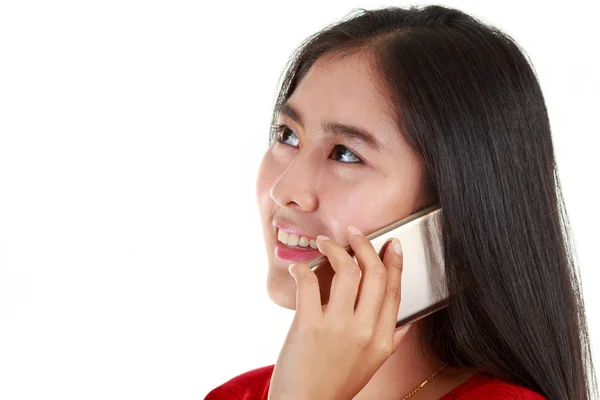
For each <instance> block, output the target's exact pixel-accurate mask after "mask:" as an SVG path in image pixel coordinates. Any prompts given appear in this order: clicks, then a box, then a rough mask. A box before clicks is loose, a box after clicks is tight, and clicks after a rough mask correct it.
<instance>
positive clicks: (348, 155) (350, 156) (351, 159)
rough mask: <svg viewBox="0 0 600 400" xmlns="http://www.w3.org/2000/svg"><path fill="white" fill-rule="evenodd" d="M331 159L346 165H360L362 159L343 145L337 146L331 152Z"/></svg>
mask: <svg viewBox="0 0 600 400" xmlns="http://www.w3.org/2000/svg"><path fill="white" fill-rule="evenodd" d="M331 157H332V158H333V159H334V160H338V161H341V162H345V163H360V162H361V159H360V158H359V157H358V156H357V155H356V154H354V153H353V152H352V151H351V150H350V149H348V148H347V147H345V146H342V145H341V144H336V145H335V147H334V148H333V151H332V152H331Z"/></svg>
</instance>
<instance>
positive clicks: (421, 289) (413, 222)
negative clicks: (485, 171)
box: [308, 205, 448, 329]
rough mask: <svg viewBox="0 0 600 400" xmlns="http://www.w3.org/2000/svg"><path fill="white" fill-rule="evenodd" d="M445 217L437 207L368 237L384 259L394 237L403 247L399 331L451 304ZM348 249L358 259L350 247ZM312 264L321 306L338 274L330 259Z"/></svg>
mask: <svg viewBox="0 0 600 400" xmlns="http://www.w3.org/2000/svg"><path fill="white" fill-rule="evenodd" d="M441 217H442V209H441V207H440V206H439V205H433V206H429V207H426V208H423V209H421V210H419V211H417V212H415V213H413V214H411V215H409V216H408V217H406V218H404V219H402V220H400V221H397V222H395V223H393V224H391V225H388V226H386V227H384V228H381V229H379V230H377V231H375V232H373V233H371V234H369V235H366V237H367V239H369V240H370V241H371V243H372V244H373V247H374V248H375V250H376V251H377V253H378V254H379V257H380V258H383V254H384V252H385V248H386V247H387V245H388V244H389V243H390V241H391V239H392V238H394V237H396V238H398V239H399V240H400V243H401V244H402V254H403V269H402V283H401V286H402V291H401V300H400V307H399V310H398V317H397V319H396V329H398V328H402V327H404V326H407V325H409V324H411V323H413V322H415V321H418V320H419V319H421V318H424V317H426V316H428V315H430V314H432V313H434V312H436V311H438V310H440V309H442V308H444V307H446V306H447V305H448V290H447V286H446V277H445V268H444V252H443V243H442V230H441ZM345 249H346V251H348V253H349V254H350V255H351V256H352V257H353V258H354V260H356V257H355V256H354V252H353V251H352V249H351V248H350V245H347V246H345ZM308 265H309V267H310V268H311V269H312V270H313V271H314V272H315V274H316V275H317V277H318V278H319V287H320V292H321V303H322V304H327V302H328V301H329V292H330V289H331V279H332V278H333V276H334V275H335V271H334V270H333V268H331V265H330V264H329V260H328V259H327V257H326V256H322V257H319V258H317V259H315V260H313V261H311V262H310V263H309V264H308Z"/></svg>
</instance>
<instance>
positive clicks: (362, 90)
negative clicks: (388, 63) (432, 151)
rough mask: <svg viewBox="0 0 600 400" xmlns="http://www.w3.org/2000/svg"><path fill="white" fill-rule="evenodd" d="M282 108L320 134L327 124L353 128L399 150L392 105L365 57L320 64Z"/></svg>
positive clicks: (323, 60)
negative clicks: (319, 131) (291, 111)
mask: <svg viewBox="0 0 600 400" xmlns="http://www.w3.org/2000/svg"><path fill="white" fill-rule="evenodd" d="M282 108H285V109H287V111H290V110H293V113H294V114H296V115H295V117H299V119H300V120H301V123H300V125H302V126H303V127H304V128H309V127H310V128H312V129H314V130H317V131H318V130H320V127H321V126H323V125H327V124H328V123H338V124H344V125H350V126H353V127H357V128H359V129H360V130H363V131H365V132H369V133H371V134H372V135H373V136H374V137H375V138H376V140H377V142H379V143H381V144H382V145H383V147H390V146H391V147H393V146H394V145H396V146H397V142H398V141H400V140H401V139H400V138H399V132H398V130H397V127H396V123H395V120H394V118H393V117H392V116H391V112H390V110H391V109H392V107H391V104H390V103H389V101H388V100H387V98H386V96H385V94H384V92H383V91H382V89H381V86H380V85H379V84H378V83H377V79H376V77H375V73H374V72H373V70H372V67H371V63H370V62H369V61H368V60H366V59H365V57H358V56H348V57H343V58H333V59H331V58H328V59H322V58H321V59H319V60H317V61H316V62H315V63H314V64H313V66H312V67H311V68H310V69H309V71H308V72H307V74H306V75H305V76H304V78H303V79H302V80H301V81H300V83H299V84H298V86H297V87H296V89H295V91H294V93H293V94H292V96H290V98H289V99H288V101H287V102H286V104H285V107H282ZM278 112H279V115H286V116H287V117H290V116H291V115H290V113H282V112H281V110H278ZM291 119H292V120H295V121H296V122H298V118H294V117H292V118H291ZM305 125H306V126H305Z"/></svg>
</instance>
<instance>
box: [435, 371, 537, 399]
mask: <svg viewBox="0 0 600 400" xmlns="http://www.w3.org/2000/svg"><path fill="white" fill-rule="evenodd" d="M475 399H487V400H507V399H515V400H516V399H519V400H544V399H546V397H544V396H542V395H541V394H539V393H537V392H535V391H533V390H531V389H528V388H526V387H523V386H521V385H518V384H516V383H512V382H509V381H507V380H505V379H502V378H499V377H496V376H491V375H486V374H482V373H479V374H475V375H473V376H471V377H470V378H469V379H468V380H467V381H466V382H464V383H463V384H461V385H459V386H457V387H456V388H455V389H453V390H452V391H450V392H449V393H446V394H445V395H444V396H443V397H441V398H440V400H475Z"/></svg>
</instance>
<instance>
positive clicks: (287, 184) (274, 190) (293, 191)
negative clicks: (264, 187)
mask: <svg viewBox="0 0 600 400" xmlns="http://www.w3.org/2000/svg"><path fill="white" fill-rule="evenodd" d="M301 157H302V156H301V155H297V156H296V157H295V158H294V160H293V161H292V162H291V163H290V165H289V166H288V167H287V168H286V170H285V171H284V172H283V173H282V174H281V175H280V176H279V178H278V179H277V180H276V181H275V183H274V184H273V186H271V189H270V190H269V195H270V196H271V198H272V199H273V201H274V202H275V203H277V204H278V205H279V206H280V207H292V208H297V209H298V211H304V212H312V211H315V210H316V209H317V208H318V206H319V205H318V197H317V188H316V182H315V178H316V174H315V170H314V168H312V167H313V166H312V165H311V163H310V160H309V159H308V158H301Z"/></svg>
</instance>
